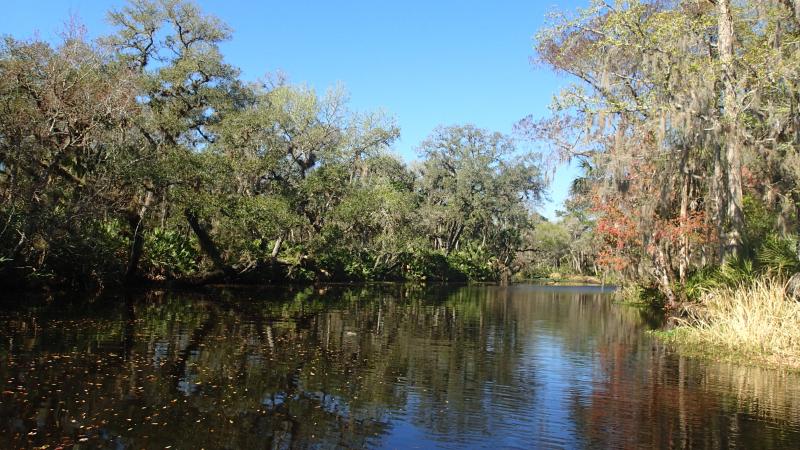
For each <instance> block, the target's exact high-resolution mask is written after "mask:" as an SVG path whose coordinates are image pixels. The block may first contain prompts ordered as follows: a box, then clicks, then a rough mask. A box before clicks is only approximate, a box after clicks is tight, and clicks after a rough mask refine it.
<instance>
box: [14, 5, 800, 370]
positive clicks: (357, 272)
mask: <svg viewBox="0 0 800 450" xmlns="http://www.w3.org/2000/svg"><path fill="white" fill-rule="evenodd" d="M108 18H109V21H110V24H111V27H112V29H113V32H112V33H111V34H110V35H108V36H104V37H101V38H99V39H95V40H89V39H87V38H86V33H85V31H84V30H83V29H82V27H80V26H78V25H75V24H73V25H71V26H70V27H69V28H68V29H67V30H65V31H64V32H63V33H61V39H60V40H59V41H58V42H48V41H44V40H41V39H40V38H34V39H28V40H21V39H16V38H14V37H10V36H6V37H4V38H3V40H2V43H0V285H2V286H4V287H8V286H10V287H16V288H23V289H24V288H28V289H36V288H39V287H45V286H69V287H72V288H92V287H94V288H98V287H99V288H112V287H113V288H116V287H120V286H147V285H150V286H156V287H161V286H171V285H172V286H201V285H207V284H287V283H293V284H310V283H318V282H319V283H324V282H370V281H410V282H423V283H432V282H446V281H447V282H472V283H475V282H497V283H502V284H505V283H510V282H514V281H515V280H539V281H540V282H542V283H554V284H559V283H579V282H580V283H589V284H601V285H602V284H605V283H608V284H613V285H618V286H628V287H627V288H625V289H623V290H622V291H621V293H620V294H619V295H620V297H621V298H622V299H623V301H626V302H639V303H644V304H648V305H653V306H656V307H659V308H662V309H664V310H667V311H669V312H670V313H671V314H673V316H674V317H675V319H674V320H675V322H676V323H677V327H676V328H673V329H672V330H669V331H664V332H661V333H656V335H657V336H658V337H659V338H661V339H664V340H665V341H667V342H671V343H673V344H675V345H676V347H678V348H681V349H683V351H688V352H690V353H691V352H692V351H695V352H697V353H702V352H705V353H707V352H709V351H710V352H714V353H718V354H719V355H723V354H724V355H728V356H729V357H731V358H734V357H735V358H738V359H739V360H746V362H755V361H760V362H761V363H764V364H770V365H776V366H781V367H796V366H797V364H798V363H797V361H798V354H797V352H800V345H798V340H797V336H796V335H795V334H793V333H792V330H800V319H799V318H798V317H797V311H796V305H797V302H795V301H794V297H795V296H796V294H797V292H798V291H800V281H799V280H800V254H799V253H800V246H799V244H798V242H797V230H798V229H800V206H799V205H800V120H798V117H799V116H798V111H800V51H798V48H800V1H797V0H786V1H781V2H761V1H755V0H746V1H739V2H733V1H731V0H717V1H715V2H695V1H675V2H660V1H645V0H641V1H640V0H635V1H630V2H622V3H621V4H620V5H617V6H612V5H610V4H609V3H608V2H605V1H599V0H598V1H591V2H590V4H589V6H588V7H586V8H582V9H577V10H575V11H569V12H554V13H553V14H551V15H549V16H548V18H547V22H546V24H545V25H544V26H543V28H542V29H541V30H539V32H538V33H537V35H536V38H535V44H534V49H533V50H534V52H535V55H534V60H535V62H536V63H537V64H539V65H540V66H542V67H545V68H549V69H551V70H552V71H554V72H556V73H559V74H562V75H566V76H568V77H569V78H570V80H571V81H572V84H569V85H568V86H566V87H565V88H564V89H563V90H562V91H560V92H559V93H557V94H556V95H555V97H554V100H553V103H552V104H551V105H550V114H549V115H548V116H547V117H544V118H538V117H527V118H524V119H522V120H520V121H519V122H518V123H516V124H515V126H514V130H513V132H512V133H509V134H503V133H499V132H494V131H491V130H486V129H482V128H479V127H476V126H474V125H469V124H460V125H447V126H438V127H436V128H435V129H434V130H433V131H432V133H431V134H430V136H429V137H428V138H427V139H425V140H424V141H423V142H421V143H419V145H418V146H417V147H416V151H417V156H418V159H417V160H415V161H413V162H410V163H409V162H406V161H404V160H403V159H401V158H400V157H399V156H398V155H396V154H395V153H394V152H395V147H394V145H395V144H396V143H397V141H398V138H399V136H400V129H399V127H398V126H397V123H396V120H395V119H394V118H393V117H392V116H391V115H389V114H388V113H385V112H381V111H375V112H363V111H353V110H351V109H350V108H349V106H348V102H347V94H346V92H345V91H344V90H343V89H342V88H341V87H334V88H331V89H329V90H328V91H327V92H325V93H317V92H316V91H315V90H314V89H311V88H309V87H308V86H305V85H297V84H292V83H290V82H289V81H288V80H286V79H285V78H284V77H283V76H280V75H268V76H266V77H265V78H264V79H262V80H258V81H253V80H245V79H243V78H242V76H241V74H240V71H239V69H238V68H236V67H234V66H232V65H231V64H229V63H228V62H227V61H226V59H225V57H224V55H223V54H222V51H221V49H222V47H221V44H222V43H223V42H225V41H226V40H229V39H230V38H231V35H232V32H231V30H230V28H229V27H228V26H227V25H226V24H224V23H222V22H221V21H220V20H219V19H218V18H216V17H214V16H213V15H208V14H205V13H204V12H203V11H201V10H200V9H199V8H198V7H197V6H196V5H195V4H193V3H191V2H188V1H182V0H131V1H130V2H129V3H127V4H125V5H124V6H122V7H120V8H118V9H115V10H112V11H110V12H109V15H108ZM676 74H680V75H679V76H678V75H676ZM534 149H535V150H534ZM565 163H570V164H572V165H573V167H577V168H578V170H579V172H580V173H579V176H578V177H577V178H576V179H574V180H573V181H572V183H571V185H570V189H569V196H568V198H567V199H566V200H565V201H564V204H563V210H562V211H559V212H558V218H557V219H556V220H548V219H546V218H544V217H542V216H541V215H539V214H538V213H537V212H536V206H537V205H539V204H540V202H541V201H542V199H543V198H545V188H546V186H547V181H548V178H549V177H548V173H553V172H552V169H554V167H556V166H558V165H559V164H565ZM782 280H787V282H788V283H789V284H790V286H789V287H788V288H786V289H784V287H783V283H784V282H783V281H782ZM787 291H788V294H787ZM795 349H797V350H795Z"/></svg>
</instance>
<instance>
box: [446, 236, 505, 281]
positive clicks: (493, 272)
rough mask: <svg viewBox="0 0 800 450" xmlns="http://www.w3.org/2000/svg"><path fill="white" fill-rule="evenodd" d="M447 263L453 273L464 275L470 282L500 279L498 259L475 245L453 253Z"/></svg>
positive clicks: (469, 245)
mask: <svg viewBox="0 0 800 450" xmlns="http://www.w3.org/2000/svg"><path fill="white" fill-rule="evenodd" d="M447 262H448V264H449V266H450V268H451V271H456V272H458V273H460V274H463V275H464V276H465V277H466V278H467V279H468V280H469V281H491V280H496V279H497V278H498V277H499V273H498V265H497V260H496V258H495V257H494V256H492V255H491V254H490V253H489V252H487V251H486V249H484V248H482V247H480V246H478V245H475V244H471V243H470V244H468V245H465V246H464V248H462V249H460V250H458V251H456V252H454V253H451V254H450V255H449V256H448V257H447Z"/></svg>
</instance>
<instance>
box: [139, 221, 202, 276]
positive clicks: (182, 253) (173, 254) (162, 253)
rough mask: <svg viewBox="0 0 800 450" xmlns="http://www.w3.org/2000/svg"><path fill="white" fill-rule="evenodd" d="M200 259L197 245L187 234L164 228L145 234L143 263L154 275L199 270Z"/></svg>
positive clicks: (173, 274) (186, 272)
mask: <svg viewBox="0 0 800 450" xmlns="http://www.w3.org/2000/svg"><path fill="white" fill-rule="evenodd" d="M199 261H200V255H199V253H198V250H197V246H196V245H195V244H194V242H193V240H192V239H190V238H189V237H187V236H186V235H184V234H182V233H180V232H178V231H176V230H167V229H163V228H155V229H153V230H152V231H150V232H148V233H147V234H145V240H144V256H143V263H144V266H145V268H146V269H147V270H148V271H149V272H150V273H151V274H152V275H156V276H166V277H170V278H174V277H176V276H178V275H185V274H190V273H193V272H195V271H197V269H198V262H199Z"/></svg>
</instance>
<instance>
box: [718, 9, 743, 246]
mask: <svg viewBox="0 0 800 450" xmlns="http://www.w3.org/2000/svg"><path fill="white" fill-rule="evenodd" d="M717 15H718V18H717V21H718V22H717V25H718V33H719V42H718V47H719V59H720V64H721V65H722V82H723V86H724V93H723V113H722V130H723V137H724V141H725V163H726V169H727V175H728V176H727V190H726V197H727V209H726V218H727V222H728V223H727V225H728V227H727V236H726V237H725V238H726V242H725V245H726V248H725V254H724V256H725V257H726V258H727V257H730V256H734V255H737V254H739V253H740V252H741V248H742V232H743V230H744V214H743V213H742V161H741V144H740V142H741V140H740V138H739V129H738V124H737V115H738V108H737V102H736V73H735V69H734V51H733V50H734V33H733V15H732V12H731V1H730V0H718V1H717Z"/></svg>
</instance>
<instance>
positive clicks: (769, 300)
mask: <svg viewBox="0 0 800 450" xmlns="http://www.w3.org/2000/svg"><path fill="white" fill-rule="evenodd" d="M784 288H785V285H784V283H783V282H782V281H780V280H778V279H775V278H767V277H765V278H759V279H756V280H754V281H752V282H750V283H743V284H739V285H738V286H735V287H720V288H715V289H711V290H709V291H707V292H706V293H705V294H703V296H702V297H701V301H700V302H699V303H697V304H692V305H690V306H687V307H686V308H685V312H686V316H685V317H683V318H681V319H678V326H677V327H676V328H675V329H673V330H670V331H668V332H662V333H656V334H657V335H658V336H659V337H661V338H662V339H664V340H666V341H669V342H672V343H674V344H676V345H677V346H679V347H681V348H683V349H685V350H688V351H689V353H693V354H698V355H702V356H709V357H714V358H715V359H722V360H729V361H738V362H743V363H747V364H756V365H765V366H772V367H784V368H790V369H794V370H800V302H796V301H793V300H790V299H788V298H787V297H786V295H785V293H784Z"/></svg>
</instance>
